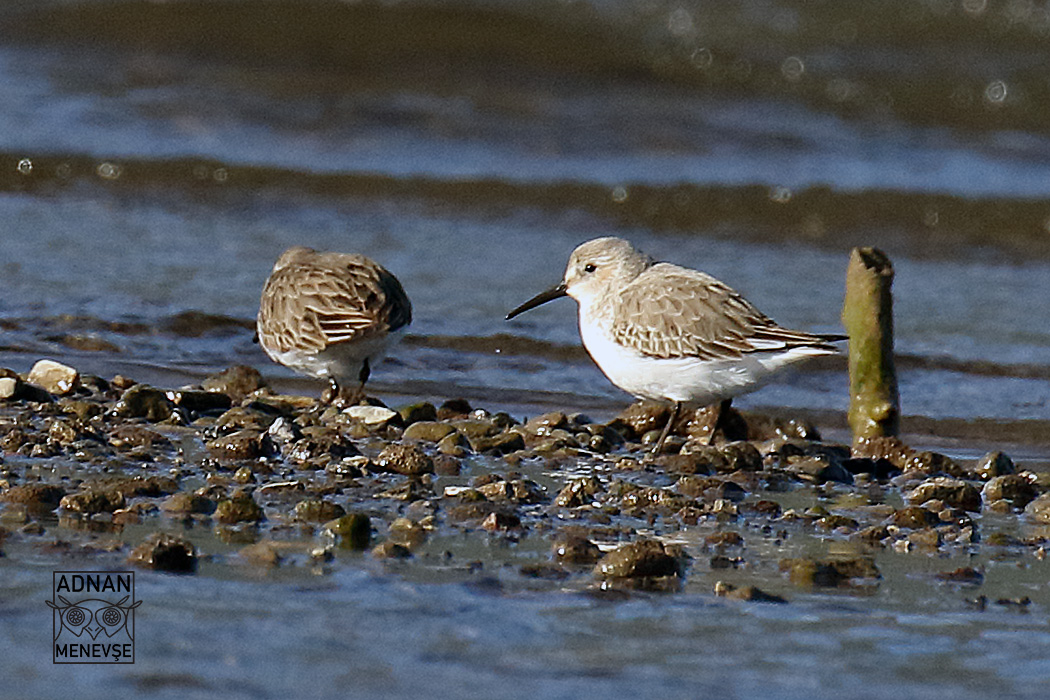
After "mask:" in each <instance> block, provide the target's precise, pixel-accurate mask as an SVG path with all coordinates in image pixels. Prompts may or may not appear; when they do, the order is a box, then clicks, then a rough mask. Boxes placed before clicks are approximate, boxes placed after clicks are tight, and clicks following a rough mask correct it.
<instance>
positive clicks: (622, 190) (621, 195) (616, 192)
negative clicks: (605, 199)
mask: <svg viewBox="0 0 1050 700" xmlns="http://www.w3.org/2000/svg"><path fill="white" fill-rule="evenodd" d="M612 200H613V201H614V202H617V203H619V202H626V201H627V188H626V187H624V186H623V185H617V186H616V187H614V188H613V191H612Z"/></svg>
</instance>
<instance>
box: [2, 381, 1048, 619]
mask: <svg viewBox="0 0 1050 700" xmlns="http://www.w3.org/2000/svg"><path fill="white" fill-rule="evenodd" d="M42 365H43V363H41V364H38V365H37V366H35V367H34V370H33V372H31V373H30V374H29V375H27V376H25V377H23V376H20V375H17V374H16V373H14V372H11V371H10V370H7V371H5V372H4V375H5V376H4V377H3V378H2V379H0V383H2V386H0V389H3V391H4V392H5V393H6V395H7V398H6V399H5V400H4V401H3V404H2V405H0V445H2V446H3V450H4V458H3V464H2V470H3V471H2V481H3V492H2V495H0V503H2V511H0V526H2V527H3V533H4V542H3V548H4V551H5V553H6V554H7V556H8V557H9V563H11V559H14V560H17V559H19V558H21V557H26V556H32V557H36V556H40V555H41V554H43V555H44V556H47V557H53V558H54V559H55V560H56V561H61V560H64V559H67V558H69V557H76V558H77V559H82V560H84V559H85V558H86V561H87V562H91V563H92V564H91V565H93V566H103V565H121V566H123V565H132V566H136V567H141V568H145V569H156V570H161V571H168V572H176V573H190V574H192V573H193V572H196V571H198V568H199V567H200V566H202V565H203V566H204V567H205V568H206V569H212V568H213V567H215V566H220V567H225V566H233V567H235V569H236V570H239V571H259V572H265V571H276V570H278V569H281V568H288V567H292V568H293V569H296V568H302V567H306V568H307V569H316V570H318V571H319V572H323V571H324V570H327V569H331V568H332V567H341V566H360V565H361V562H369V561H371V562H379V563H382V562H389V564H386V565H385V566H394V567H395V571H399V572H401V575H404V576H406V577H407V578H409V579H412V578H414V577H418V576H421V575H422V576H424V577H427V576H432V577H433V576H436V577H437V578H438V579H444V578H449V577H451V578H452V579H461V580H469V579H476V578H477V576H478V575H479V573H480V572H493V571H497V572H499V571H503V572H509V573H504V574H500V575H499V576H497V578H496V579H495V584H494V585H497V586H498V587H500V588H501V590H502V589H504V588H507V589H510V590H513V589H519V590H534V589H537V588H538V589H541V590H549V591H557V590H575V591H578V592H591V593H595V594H597V593H601V594H602V595H606V594H608V593H609V592H611V591H618V592H619V594H620V595H629V594H630V593H629V592H631V591H635V592H637V591H643V592H644V591H649V592H653V591H656V592H676V591H683V590H693V591H697V590H698V589H699V590H700V591H704V592H706V594H708V595H716V596H728V597H736V598H741V599H744V600H754V601H763V602H781V603H782V602H787V601H789V600H790V599H791V598H792V597H794V596H797V595H800V594H804V593H805V592H810V591H814V590H818V591H819V590H831V591H844V592H847V593H853V594H859V595H868V594H870V591H871V590H873V589H876V588H877V587H878V586H879V585H880V581H882V580H883V578H884V573H883V572H882V571H881V570H880V563H879V561H880V556H883V555H884V554H886V553H892V555H893V556H894V557H895V561H897V565H900V562H901V561H902V559H901V556H903V561H905V562H906V561H907V560H908V559H909V558H911V559H913V560H914V561H915V563H916V566H917V568H919V569H922V570H924V571H926V570H927V569H928V560H929V559H930V557H934V558H935V559H937V560H943V561H944V563H945V565H944V566H943V567H942V569H943V570H938V571H935V572H933V573H932V574H929V576H930V583H931V585H932V586H934V587H938V588H939V589H940V590H941V591H942V593H943V595H945V596H950V597H952V598H954V599H956V603H957V604H958V605H959V606H963V607H966V606H969V607H977V608H983V607H984V606H987V605H995V604H998V605H1002V606H1014V607H1020V608H1028V607H1029V606H1030V605H1032V603H1033V600H1036V601H1037V602H1036V605H1037V607H1040V608H1041V607H1042V606H1043V605H1046V604H1047V603H1048V602H1050V601H1042V600H1040V598H1041V597H1044V595H1043V592H1041V591H1040V592H1038V593H1036V592H1033V593H1032V594H1031V595H1028V594H1024V595H1011V592H1012V591H1011V590H1009V586H1007V587H1006V588H1004V589H1002V590H998V589H997V588H996V587H992V590H989V591H987V592H986V591H985V590H984V589H983V588H982V584H983V582H984V579H985V576H986V570H987V568H988V567H989V566H995V564H994V562H996V561H1002V560H1009V561H1012V562H1015V565H1016V566H1023V567H1026V568H1028V567H1042V566H1043V561H1044V557H1045V553H1046V547H1047V545H1048V543H1050V495H1048V491H1050V471H1044V470H1039V469H1038V468H1037V469H1035V470H1033V469H1031V468H1030V467H1031V466H1033V465H1029V464H1016V465H1015V464H1014V463H1013V461H1012V460H1011V459H1010V457H1009V456H1007V455H1005V454H1003V453H1002V452H998V451H995V450H992V451H990V452H989V453H988V454H985V455H983V456H982V457H980V458H979V459H975V460H955V459H952V458H950V457H948V456H946V455H945V454H941V453H936V452H930V451H922V450H916V449H913V448H911V447H909V446H907V445H906V444H904V443H903V442H901V441H899V440H894V439H885V440H878V441H874V442H872V443H871V444H869V445H867V446H866V447H865V448H864V449H863V450H861V451H859V452H858V451H852V452H851V450H850V448H849V447H847V446H844V445H840V444H835V443H830V442H824V441H822V440H820V435H819V429H818V427H817V426H816V425H815V424H814V423H812V422H811V421H809V420H807V419H805V418H783V417H781V418H774V417H770V416H764V415H760V414H755V413H746V414H741V413H734V420H732V421H730V422H728V423H727V424H724V425H723V427H721V428H719V429H718V431H717V433H716V434H714V435H713V436H712V435H711V430H712V427H713V424H712V418H711V416H710V415H709V414H708V412H707V411H706V410H704V409H701V410H698V411H697V412H695V413H694V414H690V415H687V416H685V417H684V418H683V419H682V420H680V421H679V422H678V423H677V424H676V426H675V431H674V433H673V435H672V437H671V438H669V440H668V444H667V445H666V446H665V454H661V455H657V456H652V455H649V454H648V446H649V445H650V444H652V441H653V440H654V438H655V437H656V433H657V432H658V430H657V429H658V428H659V427H661V425H662V421H663V420H665V418H666V409H665V408H663V407H660V406H656V405H649V404H635V405H632V406H630V407H629V408H627V409H626V410H624V411H623V412H621V413H620V414H619V415H617V416H616V417H615V418H613V419H612V420H608V421H604V422H596V421H593V420H591V419H589V418H587V417H586V416H584V415H582V414H578V413H576V414H566V413H564V412H559V411H550V412H547V413H543V414H540V415H536V416H534V417H532V418H531V419H529V420H528V421H526V422H522V421H521V418H522V417H517V418H515V417H514V416H511V415H509V414H507V413H502V412H496V413H490V412H489V411H487V410H486V409H484V408H482V407H475V406H473V405H472V403H471V402H470V401H468V400H466V399H462V398H455V399H449V400H447V401H445V402H443V403H442V404H440V405H438V406H435V405H434V404H432V403H427V402H415V403H411V404H406V405H401V406H397V407H396V410H395V409H391V408H387V407H386V406H385V405H383V403H382V402H381V401H379V400H377V399H372V400H370V405H357V406H342V407H341V406H334V405H324V404H321V403H319V402H318V401H317V400H315V399H313V398H309V397H303V396H296V395H288V394H278V393H275V392H274V391H273V390H272V389H271V388H269V387H268V386H266V385H265V382H264V381H263V380H262V378H261V376H260V375H259V374H258V372H257V371H255V370H253V369H250V368H247V367H243V366H238V367H233V368H230V369H229V370H226V371H224V372H221V373H219V374H216V375H213V376H210V377H207V378H206V379H204V380H203V381H202V382H201V383H200V385H199V386H195V387H188V388H156V387H152V386H149V385H146V384H139V383H136V382H134V381H133V380H131V379H128V378H125V377H122V376H119V375H118V376H116V377H113V378H111V379H109V380H106V379H102V378H99V377H94V376H90V375H80V374H79V373H78V372H76V370H74V369H73V368H71V367H68V366H64V365H60V364H58V363H51V364H50V365H46V366H44V369H45V370H47V372H44V370H41V369H40V368H41V366H42ZM29 380H33V381H32V382H31V381H29ZM41 384H42V385H43V386H41ZM45 387H46V388H45ZM709 443H710V444H709ZM479 552H480V553H484V554H482V555H481V556H479ZM955 564H959V565H958V566H956V565H955ZM905 568H907V565H906V564H905ZM421 572H424V573H421Z"/></svg>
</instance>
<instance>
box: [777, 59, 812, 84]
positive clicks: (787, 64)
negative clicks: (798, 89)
mask: <svg viewBox="0 0 1050 700" xmlns="http://www.w3.org/2000/svg"><path fill="white" fill-rule="evenodd" d="M780 72H781V73H782V74H783V76H784V78H785V79H787V80H788V81H790V82H792V83H797V82H798V81H799V80H801V79H802V74H803V73H805V72H806V64H805V63H803V62H802V59H801V58H799V57H798V56H788V57H787V58H785V59H784V62H783V63H781V64H780Z"/></svg>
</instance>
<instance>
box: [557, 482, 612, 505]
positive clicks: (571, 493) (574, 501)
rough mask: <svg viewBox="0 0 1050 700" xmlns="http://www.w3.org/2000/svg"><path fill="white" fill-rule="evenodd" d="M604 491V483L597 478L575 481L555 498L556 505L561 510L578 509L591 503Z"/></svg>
mask: <svg viewBox="0 0 1050 700" xmlns="http://www.w3.org/2000/svg"><path fill="white" fill-rule="evenodd" d="M603 490H604V488H603V487H602V482H601V481H599V480H598V478H597V477H593V476H587V477H581V478H579V479H573V480H572V481H570V482H569V483H568V484H566V485H565V486H564V487H563V488H562V490H561V491H559V492H558V495H557V496H555V497H554V505H556V506H558V507H559V508H576V507H578V506H582V505H585V504H587V503H590V502H591V501H593V500H594V496H595V495H596V494H599V493H601V492H602V491H603Z"/></svg>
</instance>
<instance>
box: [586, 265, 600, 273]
mask: <svg viewBox="0 0 1050 700" xmlns="http://www.w3.org/2000/svg"><path fill="white" fill-rule="evenodd" d="M597 269H598V266H597V265H595V264H594V263H587V264H586V265H584V266H583V271H584V272H594V271H595V270H597Z"/></svg>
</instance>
